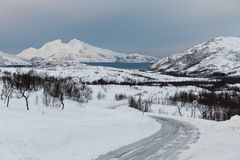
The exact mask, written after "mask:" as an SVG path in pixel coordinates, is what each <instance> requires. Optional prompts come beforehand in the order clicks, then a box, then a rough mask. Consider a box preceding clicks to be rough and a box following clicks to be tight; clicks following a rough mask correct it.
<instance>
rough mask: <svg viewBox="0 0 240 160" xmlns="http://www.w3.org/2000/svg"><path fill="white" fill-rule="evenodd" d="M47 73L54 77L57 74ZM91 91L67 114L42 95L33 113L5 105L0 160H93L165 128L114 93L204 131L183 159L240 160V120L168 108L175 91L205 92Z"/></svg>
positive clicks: (18, 103) (68, 106)
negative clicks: (147, 102) (46, 103)
mask: <svg viewBox="0 0 240 160" xmlns="http://www.w3.org/2000/svg"><path fill="white" fill-rule="evenodd" d="M63 68H64V67H63ZM10 70H11V69H10ZM12 70H14V69H12ZM44 71H46V70H44ZM90 71H91V70H90ZM48 73H50V74H51V73H52V71H49V72H48ZM56 73H57V71H56ZM58 73H59V72H58ZM77 73H79V74H80V73H81V72H79V71H78V72H77ZM84 73H85V72H84ZM84 73H81V74H84ZM62 74H67V73H65V72H62ZM146 74H147V73H146ZM112 77H114V75H113V76H112ZM90 78H92V77H90ZM0 86H1V84H0ZM91 87H92V89H93V93H94V94H93V99H92V100H91V101H89V103H87V104H79V103H76V102H73V101H68V100H66V101H65V109H64V110H61V109H59V108H57V107H45V106H43V102H42V100H43V97H42V93H41V92H38V93H34V94H32V95H31V97H30V111H27V110H26V109H25V101H24V100H23V99H20V100H18V99H11V100H10V106H9V108H7V107H5V104H3V101H0V159H3V160H53V159H58V160H66V159H68V160H79V159H80V160H82V159H83V160H92V159H94V158H96V157H97V156H99V155H101V154H104V153H107V152H109V151H111V150H114V149H117V148H119V147H121V146H125V145H127V144H130V143H132V142H135V141H138V140H140V139H142V138H144V137H148V136H150V135H152V134H153V133H155V132H156V131H158V130H159V129H160V128H161V125H160V124H159V123H157V122H156V121H155V120H153V119H151V118H149V117H148V116H146V115H145V116H144V115H143V114H142V113H141V112H139V111H137V110H135V109H132V108H129V107H128V106H127V100H123V101H116V100H115V99H114V96H115V94H126V95H127V96H134V95H141V96H142V98H144V99H149V98H150V99H152V100H153V102H154V104H153V105H152V107H151V111H152V112H153V113H150V115H157V116H163V117H169V118H173V119H177V120H180V121H185V122H188V123H191V124H193V125H194V126H196V127H198V128H199V130H200V132H201V135H200V139H199V140H198V141H197V143H195V144H192V145H191V146H190V148H188V149H186V150H185V151H184V152H182V153H181V154H180V160H186V159H194V160H212V159H213V160H215V159H216V160H218V159H220V160H225V159H228V160H239V158H240V152H239V150H240V139H239V137H240V118H239V116H236V117H234V118H233V119H232V120H230V121H226V122H213V121H206V120H201V119H193V118H189V110H187V108H184V111H183V113H184V114H183V115H184V117H180V116H178V113H177V107H176V106H169V105H166V103H167V102H166V99H167V98H168V97H169V96H172V95H174V94H175V92H180V91H193V92H197V91H199V90H201V88H198V87H194V86H188V87H174V86H167V87H156V86H155V87H154V86H152V87H150V86H132V87H130V86H117V85H106V86H91ZM0 89H1V87H0ZM98 93H102V94H104V95H105V96H104V97H103V99H100V100H98V99H97V94H98ZM159 113H161V114H159Z"/></svg>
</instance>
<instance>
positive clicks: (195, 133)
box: [97, 117, 200, 160]
mask: <svg viewBox="0 0 240 160" xmlns="http://www.w3.org/2000/svg"><path fill="white" fill-rule="evenodd" d="M153 118H155V119H156V120H157V121H158V122H159V123H161V125H162V128H161V129H160V130H159V131H158V132H157V133H155V134H154V135H152V136H150V137H148V138H145V139H143V140H140V141H138V142H135V143H133V144H130V145H128V146H125V147H122V148H120V149H118V150H115V151H112V152H109V153H108V154H106V155H101V156H99V157H98V158H97V160H162V159H164V160H168V159H170V160H172V159H173V160H176V159H177V156H178V154H179V153H180V152H181V151H182V150H184V149H187V147H188V144H192V143H195V142H196V141H197V140H198V138H199V135H200V132H199V130H198V129H197V128H196V127H194V126H193V125H190V124H188V123H185V122H182V121H178V120H173V119H170V118H161V117H153Z"/></svg>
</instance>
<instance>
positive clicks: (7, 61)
mask: <svg viewBox="0 0 240 160" xmlns="http://www.w3.org/2000/svg"><path fill="white" fill-rule="evenodd" d="M29 65H31V64H30V63H29V62H27V61H25V60H22V59H21V58H18V57H16V56H14V55H10V54H6V53H3V52H0V66H2V67H6V66H29Z"/></svg>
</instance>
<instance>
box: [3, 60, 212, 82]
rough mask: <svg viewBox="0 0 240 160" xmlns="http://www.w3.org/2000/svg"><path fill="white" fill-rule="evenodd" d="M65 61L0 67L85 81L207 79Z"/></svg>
mask: <svg viewBox="0 0 240 160" xmlns="http://www.w3.org/2000/svg"><path fill="white" fill-rule="evenodd" d="M69 65H70V66H68V65H67V64H66V63H64V64H62V65H59V63H57V64H51V65H50V66H47V67H46V66H45V65H44V67H37V68H0V70H1V71H2V72H4V71H11V72H16V70H21V72H27V71H29V70H31V69H33V70H34V71H36V72H38V73H40V74H47V75H49V76H60V77H73V78H77V79H79V78H83V79H84V80H85V81H88V82H93V81H97V80H99V79H104V80H107V81H116V82H126V81H127V82H150V81H151V82H171V81H177V82H179V81H201V80H208V79H206V78H189V77H174V76H168V75H163V74H160V73H152V72H143V71H139V70H128V69H116V68H111V67H101V66H88V65H85V64H80V63H77V64H72V63H71V64H69Z"/></svg>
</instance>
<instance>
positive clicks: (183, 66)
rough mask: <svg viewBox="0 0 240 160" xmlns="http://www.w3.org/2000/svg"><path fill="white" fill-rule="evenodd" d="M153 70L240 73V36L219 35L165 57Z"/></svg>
mask: <svg viewBox="0 0 240 160" xmlns="http://www.w3.org/2000/svg"><path fill="white" fill-rule="evenodd" d="M150 70H152V71H159V72H162V73H166V74H174V75H189V76H225V75H228V76H237V75H240V37H217V38H213V39H211V40H210V41H208V42H205V43H202V44H199V45H196V46H194V47H192V48H190V49H188V50H186V51H184V52H180V53H176V54H174V55H172V56H170V57H166V58H163V59H161V60H159V61H158V62H156V63H155V64H153V65H152V66H151V67H150Z"/></svg>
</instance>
